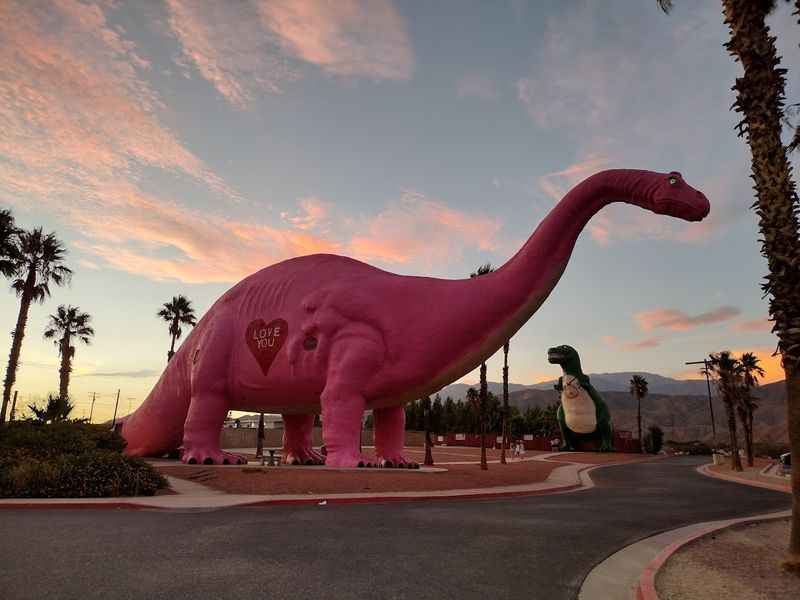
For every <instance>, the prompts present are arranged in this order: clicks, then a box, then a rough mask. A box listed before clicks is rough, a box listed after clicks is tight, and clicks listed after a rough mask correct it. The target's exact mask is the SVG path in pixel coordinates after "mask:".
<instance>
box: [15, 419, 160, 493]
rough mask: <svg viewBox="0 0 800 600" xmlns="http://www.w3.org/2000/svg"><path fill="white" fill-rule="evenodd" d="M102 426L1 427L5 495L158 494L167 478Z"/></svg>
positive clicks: (81, 424) (71, 424) (28, 424)
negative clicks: (128, 453) (128, 452)
mask: <svg viewBox="0 0 800 600" xmlns="http://www.w3.org/2000/svg"><path fill="white" fill-rule="evenodd" d="M124 447H125V441H124V440H123V439H122V438H120V437H119V436H118V435H117V434H115V433H113V432H111V431H109V430H108V429H107V428H106V427H104V426H102V425H88V424H86V423H53V424H49V425H44V424H41V423H35V422H19V423H10V424H9V425H8V426H6V427H3V428H0V497H13V498H55V497H59V498H96V497H107V496H137V495H145V496H152V495H153V494H154V493H155V492H156V490H158V489H160V488H163V487H166V485H167V482H166V480H165V479H164V478H163V477H162V476H161V474H159V473H158V471H156V470H155V469H154V468H153V467H151V466H150V465H149V464H148V463H146V462H145V461H143V460H141V459H139V458H134V457H130V456H125V455H123V454H122V450H123V448H124Z"/></svg>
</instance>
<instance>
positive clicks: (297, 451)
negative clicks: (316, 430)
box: [281, 448, 325, 465]
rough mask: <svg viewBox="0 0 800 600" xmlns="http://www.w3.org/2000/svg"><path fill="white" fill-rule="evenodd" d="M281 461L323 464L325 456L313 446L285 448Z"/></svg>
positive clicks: (289, 463) (291, 463)
mask: <svg viewBox="0 0 800 600" xmlns="http://www.w3.org/2000/svg"><path fill="white" fill-rule="evenodd" d="M281 462H282V463H283V464H285V465H324V464H325V456H323V455H322V454H320V453H319V452H317V451H316V450H314V449H313V448H292V449H288V448H287V449H285V450H284V451H283V458H282V459H281Z"/></svg>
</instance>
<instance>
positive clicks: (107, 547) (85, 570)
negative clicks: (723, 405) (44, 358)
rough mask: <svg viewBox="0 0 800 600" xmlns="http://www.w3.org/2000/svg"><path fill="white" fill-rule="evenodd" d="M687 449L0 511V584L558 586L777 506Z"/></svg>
mask: <svg viewBox="0 0 800 600" xmlns="http://www.w3.org/2000/svg"><path fill="white" fill-rule="evenodd" d="M702 462H703V461H702V460H701V459H696V458H692V457H681V458H673V459H668V460H661V461H655V462H650V463H640V464H632V465H622V466H615V467H608V468H603V469H599V470H595V471H594V472H593V474H592V477H593V479H594V480H595V482H596V484H597V486H596V487H595V488H593V489H590V490H584V491H578V492H573V493H566V494H556V495H549V496H538V497H529V498H509V499H502V500H488V501H460V502H449V501H448V502H444V501H437V502H430V503H424V502H416V503H413V502H409V503H383V504H359V505H327V506H320V507H317V506H271V507H266V508H249V509H242V508H240V509H226V510H216V511H208V512H184V513H176V512H158V511H127V510H0V596H2V598H4V599H5V600H12V599H13V600H16V599H22V598H26V599H27V598H30V599H40V598H59V599H62V598H103V599H109V600H111V599H117V598H148V599H149V598H169V599H173V600H177V599H182V598H187V599H192V600H196V599H198V598H214V599H216V598H235V599H237V600H244V599H249V598H268V599H278V598H286V599H291V600H300V599H306V598H308V599H334V598H335V599H339V598H359V599H366V598H369V599H372V598H408V599H413V600H418V599H422V598H434V599H436V600H442V599H445V598H458V599H459V600H466V599H469V598H480V599H486V598H489V599H501V598H526V599H531V598H546V599H548V600H555V599H560V598H564V599H567V598H570V599H571V598H575V597H576V596H577V592H578V589H579V587H580V584H581V582H582V581H583V578H584V577H585V576H586V574H587V573H588V572H589V571H590V570H591V568H592V567H593V566H594V565H595V564H597V563H598V562H600V561H601V560H603V559H604V558H605V557H607V556H608V555H610V554H611V553H613V552H615V551H616V550H618V549H620V548H622V547H623V546H626V545H628V544H630V543H632V542H634V541H636V540H638V539H641V538H643V537H647V536H649V535H652V534H654V533H657V532H660V531H664V530H667V529H672V528H675V527H680V526H683V525H687V524H690V523H695V522H700V521H709V520H715V519H720V518H728V517H737V516H745V515H750V514H757V513H762V512H768V511H775V510H782V509H786V508H788V507H789V501H790V498H789V496H788V495H786V494H781V493H778V492H772V491H769V490H763V489H758V488H752V487H745V486H742V485H739V484H734V483H729V482H725V481H719V480H715V479H710V478H707V477H704V476H702V475H699V474H698V473H696V472H695V471H694V467H695V466H696V465H698V464H700V463H702ZM492 468H499V467H492Z"/></svg>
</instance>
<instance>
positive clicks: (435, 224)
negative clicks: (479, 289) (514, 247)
mask: <svg viewBox="0 0 800 600" xmlns="http://www.w3.org/2000/svg"><path fill="white" fill-rule="evenodd" d="M359 229H362V230H363V231H364V232H365V233H362V234H356V235H355V237H353V238H352V239H351V240H350V243H349V245H348V247H349V249H350V252H351V253H352V254H353V255H354V256H356V257H357V258H360V259H362V260H378V261H380V262H384V263H389V264H393V263H395V264H396V263H408V262H411V261H413V260H422V261H423V262H424V263H425V264H426V265H431V264H434V263H435V262H438V261H442V262H448V261H452V260H454V259H456V258H458V257H459V256H460V253H461V251H462V250H463V248H465V247H470V246H476V247H477V248H480V249H481V250H490V249H492V248H494V247H495V243H496V235H497V233H498V231H499V230H500V223H499V222H498V221H496V220H495V219H492V218H490V217H486V216H483V215H479V214H469V213H465V212H462V211H459V210H455V209H453V208H450V207H448V206H447V205H445V204H444V203H443V202H441V201H439V200H433V199H429V198H427V197H426V196H424V195H422V194H419V193H416V192H406V193H404V194H403V196H402V197H401V198H400V200H399V201H398V202H394V203H392V204H390V205H389V206H388V207H387V208H386V209H385V210H384V211H383V212H381V213H380V214H378V215H376V216H375V217H373V218H371V219H367V220H366V221H365V222H364V223H363V224H361V225H360V226H359Z"/></svg>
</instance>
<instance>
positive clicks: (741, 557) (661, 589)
mask: <svg viewBox="0 0 800 600" xmlns="http://www.w3.org/2000/svg"><path fill="white" fill-rule="evenodd" d="M788 539H789V520H788V519H779V520H775V521H766V522H761V523H748V524H743V525H737V526H734V527H731V528H728V529H724V530H722V531H720V532H716V533H712V534H709V535H707V536H705V537H703V538H700V539H699V540H697V541H695V542H692V543H690V544H688V545H686V546H684V547H683V548H681V549H680V550H678V551H677V552H676V553H675V554H673V555H672V556H671V557H670V558H669V559H668V560H667V562H666V563H665V565H664V566H663V567H662V568H661V570H660V571H659V572H658V575H657V576H656V589H657V590H658V594H659V596H660V597H661V599H662V600H733V599H734V598H735V599H736V600H789V599H795V598H800V577H798V576H797V575H792V574H789V573H786V572H785V571H783V570H782V569H781V568H780V566H779V565H780V561H781V560H782V559H783V556H784V553H785V551H786V545H787V543H788Z"/></svg>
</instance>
